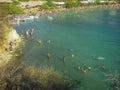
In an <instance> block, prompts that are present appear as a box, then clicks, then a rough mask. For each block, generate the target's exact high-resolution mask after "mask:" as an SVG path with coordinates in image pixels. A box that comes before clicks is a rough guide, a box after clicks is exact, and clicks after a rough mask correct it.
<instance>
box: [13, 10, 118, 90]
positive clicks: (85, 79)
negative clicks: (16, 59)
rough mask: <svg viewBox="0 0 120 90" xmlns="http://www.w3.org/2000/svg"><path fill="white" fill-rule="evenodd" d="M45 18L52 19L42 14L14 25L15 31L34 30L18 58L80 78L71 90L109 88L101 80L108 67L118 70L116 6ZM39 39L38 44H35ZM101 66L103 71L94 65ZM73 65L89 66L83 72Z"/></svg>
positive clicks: (84, 67) (106, 89)
mask: <svg viewBox="0 0 120 90" xmlns="http://www.w3.org/2000/svg"><path fill="white" fill-rule="evenodd" d="M49 17H52V20H49V19H48V17H47V16H44V17H40V18H39V19H37V20H33V21H29V20H28V21H27V23H26V24H20V25H19V26H15V29H16V30H17V31H18V32H20V31H21V30H22V29H23V30H24V31H26V30H28V29H31V28H34V29H35V32H34V34H33V36H32V38H33V40H32V41H28V42H26V47H25V49H24V51H23V52H24V55H23V56H22V57H21V60H26V61H28V62H30V63H37V65H38V66H52V67H54V68H55V70H58V71H62V72H64V73H65V74H66V75H69V76H70V77H72V78H75V79H77V80H79V79H80V80H81V85H79V86H77V87H74V88H73V90H108V89H109V90H112V88H110V87H109V86H108V84H107V83H106V82H104V80H105V76H104V74H105V73H107V72H108V71H107V70H108V69H109V70H111V71H114V70H118V71H120V9H90V10H78V11H74V10H73V11H71V10H70V11H66V12H60V13H55V14H52V15H49ZM39 39H40V40H41V41H42V45H41V46H39V45H38V44H37V41H38V40H39ZM49 40H50V43H48V41H49ZM48 53H50V54H51V58H50V60H48V58H47V54H48ZM72 55H74V57H73V56H72ZM92 56H94V57H97V58H98V59H94V58H93V57H92ZM101 65H104V66H105V67H106V68H107V70H101V69H100V68H97V67H99V66H101ZM77 66H80V68H83V69H86V68H88V67H89V66H90V67H91V68H92V69H91V70H90V71H88V72H87V73H86V74H83V73H82V71H81V70H80V71H78V70H77Z"/></svg>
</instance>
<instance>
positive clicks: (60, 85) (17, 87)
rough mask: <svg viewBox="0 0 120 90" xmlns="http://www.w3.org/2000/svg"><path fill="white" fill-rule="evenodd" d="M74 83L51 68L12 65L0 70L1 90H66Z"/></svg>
mask: <svg viewBox="0 0 120 90" xmlns="http://www.w3.org/2000/svg"><path fill="white" fill-rule="evenodd" d="M74 84H76V81H74V80H72V79H70V78H68V77H64V76H63V74H62V73H58V72H55V71H54V70H53V68H51V67H41V68H36V67H34V66H32V65H25V64H24V63H20V62H17V63H13V62H10V63H9V64H7V65H5V66H3V67H2V68H0V88H1V90H68V89H70V88H71V87H72V86H73V85H74Z"/></svg>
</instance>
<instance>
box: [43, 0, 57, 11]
mask: <svg viewBox="0 0 120 90" xmlns="http://www.w3.org/2000/svg"><path fill="white" fill-rule="evenodd" d="M55 7H56V5H55V4H54V3H53V2H52V1H51V0H47V2H46V3H45V4H43V5H42V8H44V9H52V8H55Z"/></svg>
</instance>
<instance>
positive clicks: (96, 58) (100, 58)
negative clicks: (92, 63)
mask: <svg viewBox="0 0 120 90" xmlns="http://www.w3.org/2000/svg"><path fill="white" fill-rule="evenodd" d="M91 57H92V58H93V59H95V60H103V59H105V58H104V57H96V56H91Z"/></svg>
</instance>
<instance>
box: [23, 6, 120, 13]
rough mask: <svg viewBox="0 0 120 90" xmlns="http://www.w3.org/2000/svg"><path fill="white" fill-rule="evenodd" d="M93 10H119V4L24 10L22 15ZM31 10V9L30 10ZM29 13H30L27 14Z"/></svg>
mask: <svg viewBox="0 0 120 90" xmlns="http://www.w3.org/2000/svg"><path fill="white" fill-rule="evenodd" d="M93 8H120V4H109V5H82V6H80V7H74V8H62V7H60V8H55V9H42V10H38V11H36V10H33V11H30V9H29V10H27V11H26V10H25V12H27V13H24V15H25V14H27V15H33V13H34V14H35V15H37V14H41V15H47V14H51V13H56V12H61V11H67V10H86V9H93ZM32 9H33V8H32ZM28 12H30V13H28Z"/></svg>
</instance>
